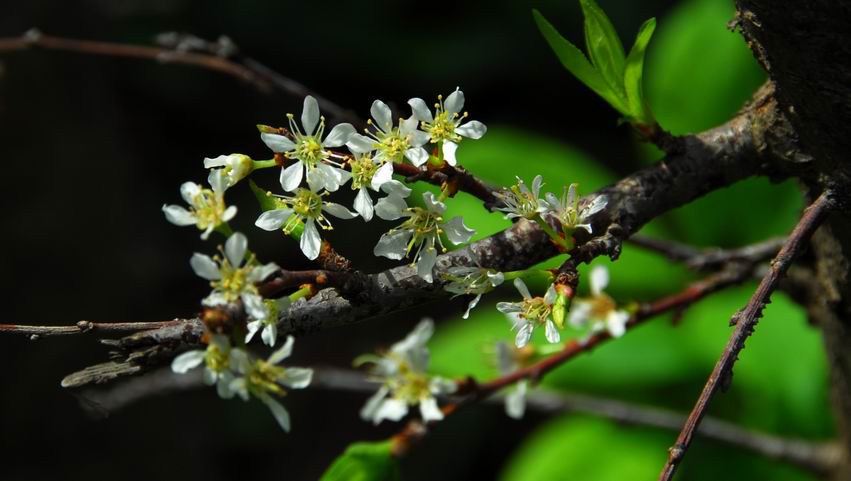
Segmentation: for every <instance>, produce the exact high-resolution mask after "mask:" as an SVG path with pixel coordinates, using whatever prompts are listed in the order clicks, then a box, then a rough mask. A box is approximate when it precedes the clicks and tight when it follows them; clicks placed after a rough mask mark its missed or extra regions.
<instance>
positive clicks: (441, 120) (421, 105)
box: [408, 88, 488, 166]
mask: <svg viewBox="0 0 851 481" xmlns="http://www.w3.org/2000/svg"><path fill="white" fill-rule="evenodd" d="M408 105H410V106H411V109H412V110H413V113H414V116H415V117H416V118H417V120H419V121H420V122H421V123H422V129H423V130H424V131H425V132H426V133H427V134H428V136H429V140H430V141H431V142H432V143H434V144H438V145H440V148H441V152H442V153H443V160H445V161H446V162H447V163H448V164H449V165H453V166H454V165H456V164H457V163H458V162H457V160H456V159H455V151H456V150H457V149H458V142H460V141H461V138H462V137H467V138H469V139H480V138H482V136H483V135H485V133H486V132H487V130H488V129H487V127H485V124H483V123H481V122H479V121H478V120H471V121H469V122H464V120H465V119H466V118H467V112H464V113H463V114H462V113H461V109H463V108H464V92H462V91H461V89H460V88H456V89H455V91H454V92H452V93H451V94H449V96H448V97H446V101H444V100H443V96H442V95H438V96H437V103H436V104H434V109H435V110H434V115H432V113H431V109H429V108H428V105H426V103H425V101H424V100H423V99H420V98H412V99H411V100H408ZM462 122H463V123H462Z"/></svg>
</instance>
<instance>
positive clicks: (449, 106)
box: [443, 87, 464, 114]
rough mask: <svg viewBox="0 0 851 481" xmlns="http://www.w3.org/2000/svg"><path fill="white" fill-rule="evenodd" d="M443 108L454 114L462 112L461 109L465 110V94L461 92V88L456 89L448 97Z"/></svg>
mask: <svg viewBox="0 0 851 481" xmlns="http://www.w3.org/2000/svg"><path fill="white" fill-rule="evenodd" d="M443 108H444V109H445V110H446V111H447V112H449V113H452V114H457V113H459V112H461V109H463V108H464V92H462V91H461V88H460V87H455V91H454V92H452V93H451V94H449V96H448V97H446V100H445V101H444V102H443Z"/></svg>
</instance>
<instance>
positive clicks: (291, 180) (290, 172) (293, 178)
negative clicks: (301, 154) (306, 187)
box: [280, 160, 304, 192]
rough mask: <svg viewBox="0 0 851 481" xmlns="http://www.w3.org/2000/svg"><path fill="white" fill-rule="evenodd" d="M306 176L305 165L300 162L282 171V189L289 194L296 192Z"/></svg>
mask: <svg viewBox="0 0 851 481" xmlns="http://www.w3.org/2000/svg"><path fill="white" fill-rule="evenodd" d="M303 176H304V163H302V161H300V160H298V161H296V162H294V163H293V164H292V165H290V166H288V167H286V168H283V169H281V177H280V181H281V187H283V189H284V190H285V191H287V192H292V191H294V190H296V189H297V188H298V186H299V184H301V179H302V177H303Z"/></svg>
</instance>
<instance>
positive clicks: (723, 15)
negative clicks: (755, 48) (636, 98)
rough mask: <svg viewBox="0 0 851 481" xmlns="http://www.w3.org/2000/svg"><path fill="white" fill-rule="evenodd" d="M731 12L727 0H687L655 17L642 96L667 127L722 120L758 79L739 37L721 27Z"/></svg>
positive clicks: (683, 128) (687, 128)
mask: <svg viewBox="0 0 851 481" xmlns="http://www.w3.org/2000/svg"><path fill="white" fill-rule="evenodd" d="M734 13H735V7H734V5H733V4H732V3H731V2H728V1H727V0H687V1H683V2H679V3H678V4H677V5H676V7H675V8H674V9H673V10H672V11H671V12H670V13H669V14H668V15H666V16H665V17H664V18H663V19H662V20H661V21H660V25H659V29H658V31H657V32H656V35H655V39H654V41H653V48H652V49H651V50H650V51H649V52H648V54H647V57H648V58H647V72H648V74H647V95H648V97H649V98H650V101H651V103H652V104H653V111H654V113H655V114H656V119H657V120H658V121H659V123H660V124H661V125H662V126H663V127H664V128H665V129H667V130H668V131H670V132H672V133H674V134H683V133H687V132H698V131H701V130H705V129H707V128H710V127H713V126H715V125H718V124H720V123H722V122H724V121H726V120H727V119H729V118H730V116H731V115H732V114H734V113H735V112H736V111H737V110H738V109H739V108H740V107H741V106H742V105H743V104H744V102H745V101H746V100H747V99H748V98H750V95H751V94H752V93H753V91H754V90H755V89H756V88H757V87H758V86H759V85H760V84H761V83H762V82H763V81H764V79H765V73H764V72H763V71H762V69H761V68H760V67H759V65H758V64H757V62H756V60H754V58H753V55H752V54H751V52H750V50H749V49H748V47H747V45H746V44H745V41H744V39H743V38H742V37H741V35H739V34H736V33H734V32H731V31H730V30H728V29H727V27H726V24H727V22H728V21H729V20H730V19H732V18H733V15H734Z"/></svg>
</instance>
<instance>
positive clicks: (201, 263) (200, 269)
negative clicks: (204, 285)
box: [189, 252, 222, 281]
mask: <svg viewBox="0 0 851 481" xmlns="http://www.w3.org/2000/svg"><path fill="white" fill-rule="evenodd" d="M189 265H191V266H192V270H193V271H195V274H197V275H198V277H201V278H203V279H207V280H208V281H217V280H219V279H221V278H222V274H221V273H220V272H219V266H218V265H217V264H216V263H215V261H213V259H211V258H210V256H208V255H205V254H199V253H197V252H196V253H194V254H192V258H191V259H189Z"/></svg>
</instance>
